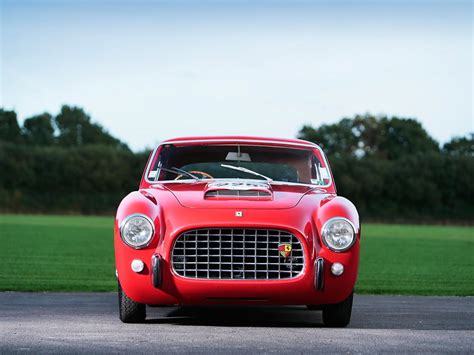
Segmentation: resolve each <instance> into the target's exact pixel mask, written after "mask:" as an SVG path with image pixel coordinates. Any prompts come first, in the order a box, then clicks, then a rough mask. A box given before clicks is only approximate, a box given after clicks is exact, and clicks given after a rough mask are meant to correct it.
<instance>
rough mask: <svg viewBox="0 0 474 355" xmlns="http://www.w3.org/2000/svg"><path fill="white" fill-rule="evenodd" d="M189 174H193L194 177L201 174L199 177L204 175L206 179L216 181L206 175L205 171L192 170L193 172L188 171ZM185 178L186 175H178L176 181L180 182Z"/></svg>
mask: <svg viewBox="0 0 474 355" xmlns="http://www.w3.org/2000/svg"><path fill="white" fill-rule="evenodd" d="M188 173H190V174H193V175H196V174H199V175H202V176H204V177H207V178H208V179H214V176H212V175H210V174H208V173H205V172H204V171H199V170H191V171H188ZM183 176H186V175H184V174H181V175H178V176H176V179H175V180H179V179H181V178H182V177H183Z"/></svg>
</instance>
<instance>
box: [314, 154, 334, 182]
mask: <svg viewBox="0 0 474 355" xmlns="http://www.w3.org/2000/svg"><path fill="white" fill-rule="evenodd" d="M311 175H312V176H311V183H312V184H315V185H327V184H329V181H330V175H329V170H328V167H327V166H326V165H325V164H324V160H323V159H321V156H319V154H318V152H315V154H314V155H313V167H312V173H311Z"/></svg>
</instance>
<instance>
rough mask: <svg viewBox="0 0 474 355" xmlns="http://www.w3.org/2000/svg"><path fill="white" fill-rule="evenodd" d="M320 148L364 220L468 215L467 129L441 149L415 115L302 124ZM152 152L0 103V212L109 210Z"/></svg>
mask: <svg viewBox="0 0 474 355" xmlns="http://www.w3.org/2000/svg"><path fill="white" fill-rule="evenodd" d="M298 137H299V138H302V139H306V140H309V141H313V142H316V143H318V144H319V145H320V146H321V147H322V148H323V149H324V150H325V152H326V153H327V155H328V157H329V160H330V162H331V167H332V170H333V174H334V176H335V180H336V184H337V189H338V193H339V194H340V195H342V196H345V197H347V198H349V199H351V200H352V201H353V202H354V203H355V204H356V205H357V207H358V209H359V211H360V214H361V217H362V219H363V220H381V221H407V222H409V221H412V222H419V221H423V222H433V221H438V222H439V221H446V222H459V223H472V221H473V220H474V204H473V203H472V201H474V188H473V187H472V178H473V177H474V135H473V134H470V135H468V136H466V137H456V138H453V139H452V140H451V141H449V142H447V143H445V144H444V145H442V146H440V145H439V144H438V142H436V141H435V140H434V139H433V138H432V137H430V135H429V134H428V133H427V132H426V130H425V129H424V128H423V127H422V125H421V124H420V123H419V122H418V121H416V120H414V119H405V118H398V117H385V116H380V117H378V116H372V115H369V114H367V115H357V116H355V117H353V118H344V119H342V120H340V121H339V122H337V123H335V124H330V125H321V126H319V127H316V128H315V127H312V126H310V125H306V126H304V127H302V128H301V130H300V131H299V134H298ZM148 155H149V151H143V152H138V153H135V152H132V151H131V150H130V149H129V147H128V146H127V144H126V143H124V142H122V141H121V140H119V139H117V138H116V137H113V136H112V135H111V134H110V133H109V132H107V131H106V130H105V129H104V128H103V127H102V126H101V125H99V124H97V123H96V122H93V121H92V120H91V118H90V116H89V115H87V114H86V113H85V112H84V110H83V109H81V108H79V107H71V106H63V107H62V108H61V110H60V112H59V113H58V114H57V115H56V116H52V115H51V114H49V113H43V114H40V115H36V116H33V117H30V118H27V119H26V120H24V122H23V124H22V125H20V124H19V123H18V119H17V115H16V113H15V112H14V111H11V110H4V109H0V212H13V213H28V212H30V213H83V214H112V213H114V211H115V209H116V207H117V205H118V203H119V202H120V200H121V198H122V197H123V196H125V195H126V194H127V193H128V192H130V191H132V190H135V189H136V188H137V185H138V182H139V179H140V177H141V174H142V171H143V168H144V166H145V164H146V160H147V158H148Z"/></svg>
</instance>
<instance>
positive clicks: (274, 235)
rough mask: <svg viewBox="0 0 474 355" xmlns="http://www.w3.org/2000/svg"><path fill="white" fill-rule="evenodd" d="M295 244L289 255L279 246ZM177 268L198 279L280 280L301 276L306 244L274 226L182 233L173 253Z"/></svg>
mask: <svg viewBox="0 0 474 355" xmlns="http://www.w3.org/2000/svg"><path fill="white" fill-rule="evenodd" d="M285 244H289V245H291V252H290V253H289V254H288V255H287V256H283V255H281V253H280V251H279V247H280V246H282V245H283V247H284V245H285ZM172 264H173V269H174V271H175V272H176V273H177V274H178V275H180V276H184V277H189V278H194V279H237V280H257V279H258V280H260V279H263V280H275V279H276V280H277V279H289V278H292V277H296V276H298V275H299V274H300V273H301V272H302V271H303V267H304V254H303V246H302V245H301V243H300V241H299V240H298V239H297V238H296V237H295V236H294V235H293V234H291V233H288V232H285V231H280V230H273V229H250V228H244V229H237V228H210V229H195V230H191V231H188V232H185V233H183V234H181V235H180V236H179V237H178V238H177V239H176V242H175V245H174V248H173V255H172Z"/></svg>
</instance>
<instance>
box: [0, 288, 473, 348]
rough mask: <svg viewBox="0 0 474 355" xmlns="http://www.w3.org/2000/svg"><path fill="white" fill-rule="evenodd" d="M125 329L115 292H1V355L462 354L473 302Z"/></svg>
mask: <svg viewBox="0 0 474 355" xmlns="http://www.w3.org/2000/svg"><path fill="white" fill-rule="evenodd" d="M147 311H148V317H147V321H146V322H145V323H144V324H122V323H121V322H120V320H119V319H118V306H117V296H116V294H115V293H18V292H3V293H0V353H34V354H37V353H123V352H132V351H133V352H134V353H150V352H155V353H162V352H167V353H183V352H184V353H187V352H192V353H206V354H208V353H218V354H221V353H249V352H253V353H274V352H275V353H290V352H291V353H309V352H331V353H457V354H459V353H466V354H474V297H415V296H408V297H407V296H366V295H355V297H354V308H353V313H352V321H351V324H350V325H349V326H348V327H347V328H343V329H332V328H325V327H324V326H323V324H322V316H321V312H318V311H309V310H307V309H306V308H305V307H301V306H292V307H290V306H288V307H224V306H222V307H221V306H219V307H205V308H201V307H166V308H148V309H147Z"/></svg>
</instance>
